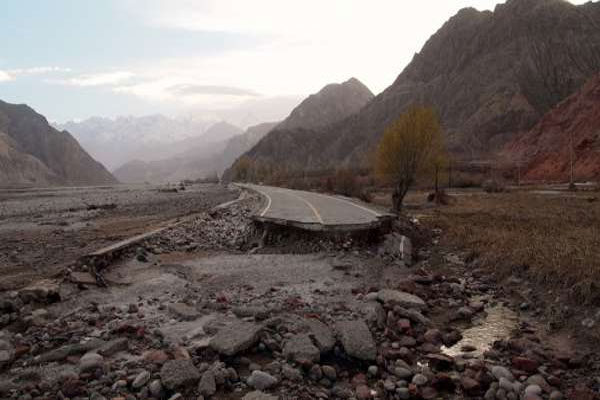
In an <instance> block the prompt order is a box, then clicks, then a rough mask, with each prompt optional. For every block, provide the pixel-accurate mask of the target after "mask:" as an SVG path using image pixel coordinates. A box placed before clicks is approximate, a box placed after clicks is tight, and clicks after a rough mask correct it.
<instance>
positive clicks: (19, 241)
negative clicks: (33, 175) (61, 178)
mask: <svg viewBox="0 0 600 400" xmlns="http://www.w3.org/2000/svg"><path fill="white" fill-rule="evenodd" d="M235 195H236V194H235V193H232V192H230V191H228V190H227V189H225V188H223V187H220V186H206V185H194V186H190V187H188V188H186V190H184V191H180V190H179V191H178V190H177V189H176V188H175V187H171V188H169V187H166V186H150V185H118V186H106V187H82V188H46V189H12V190H0V276H2V279H0V291H1V290H8V289H15V288H20V287H23V286H24V285H26V284H28V283H31V282H32V281H33V280H35V279H39V278H41V277H50V276H52V275H53V274H56V273H59V272H60V271H61V270H62V269H64V268H65V267H67V266H69V265H71V264H73V263H74V262H75V261H77V259H78V258H79V257H81V256H83V255H85V254H87V253H89V252H92V251H95V250H97V249H100V248H102V247H104V246H107V245H110V244H112V243H114V242H117V241H119V240H123V239H126V238H129V237H131V236H134V235H137V234H139V233H143V232H147V231H150V230H151V229H153V228H156V227H159V226H162V225H164V224H165V223H168V222H169V221H171V220H174V219H177V218H182V217H185V216H188V215H191V214H194V213H198V212H201V211H206V210H207V209H209V208H210V207H213V206H215V205H217V204H219V203H222V202H224V201H227V200H231V199H233V198H234V197H235Z"/></svg>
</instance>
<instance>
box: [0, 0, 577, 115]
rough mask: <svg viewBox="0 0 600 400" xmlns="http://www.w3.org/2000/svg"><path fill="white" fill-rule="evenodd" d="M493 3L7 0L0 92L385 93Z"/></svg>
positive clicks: (108, 105) (44, 104) (40, 102)
mask: <svg viewBox="0 0 600 400" xmlns="http://www.w3.org/2000/svg"><path fill="white" fill-rule="evenodd" d="M572 2H574V3H584V2H585V1H572ZM496 3H497V1H495V0H419V1H408V0H52V1H51V0H2V7H1V8H2V11H1V13H0V48H1V49H2V52H1V53H0V99H2V100H5V101H10V102H16V103H27V104H30V105H31V106H33V107H34V108H36V109H37V110H38V111H39V112H41V113H43V114H45V115H46V116H47V117H48V118H49V119H51V120H56V121H64V120H67V119H80V118H86V117H89V116H92V115H100V116H115V115H129V114H134V115H135V114H151V113H166V114H171V115H173V114H178V113H183V112H189V110H194V109H214V108H228V107H231V106H234V105H236V104H239V103H242V102H244V101H248V100H252V99H260V98H268V97H271V96H277V95H290V94H294V95H306V94H310V93H313V92H315V91H317V90H319V89H320V88H321V87H322V86H324V85H325V84H327V83H331V82H341V81H344V80H346V79H348V78H350V77H352V76H355V77H357V78H358V79H360V80H361V81H363V82H364V83H365V84H366V85H367V86H369V88H371V90H373V92H375V93H379V92H380V91H382V90H383V89H385V88H386V87H387V86H389V85H390V84H391V83H392V82H393V80H394V79H395V78H396V76H397V75H398V74H399V73H400V72H401V70H402V69H403V68H404V67H405V66H406V64H407V63H408V62H410V60H411V58H412V56H413V55H414V53H415V52H418V51H419V50H420V48H421V47H422V46H423V44H424V43H425V41H426V40H427V38H429V36H431V35H432V34H433V33H434V32H435V31H436V30H437V29H438V28H440V27H441V25H442V24H443V23H444V22H445V21H446V20H447V19H448V18H450V17H451V16H452V15H454V14H455V13H456V12H457V11H458V10H459V9H461V8H463V7H468V6H472V7H475V8H477V9H480V10H483V9H493V7H494V5H495V4H496Z"/></svg>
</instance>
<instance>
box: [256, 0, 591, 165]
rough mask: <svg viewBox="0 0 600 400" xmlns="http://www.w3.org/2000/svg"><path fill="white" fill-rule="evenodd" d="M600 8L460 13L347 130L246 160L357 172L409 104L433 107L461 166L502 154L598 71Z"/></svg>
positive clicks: (528, 5)
mask: <svg viewBox="0 0 600 400" xmlns="http://www.w3.org/2000/svg"><path fill="white" fill-rule="evenodd" d="M599 9H600V3H599V2H595V3H591V2H590V3H587V4H585V5H580V6H575V5H573V4H571V3H569V2H566V1H563V0H508V1H507V2H506V3H505V4H500V5H498V6H497V7H496V8H495V10H494V11H493V12H491V11H477V10H475V9H472V8H467V9H463V10H461V11H460V12H459V13H457V14H456V15H455V16H454V17H452V18H451V19H450V20H449V21H448V22H446V23H445V24H444V25H443V26H442V27H441V29H440V30H439V31H438V32H436V33H435V34H434V35H433V36H432V37H431V38H430V39H429V40H428V41H427V43H426V44H425V46H424V47H423V49H422V51H421V52H420V53H418V54H416V55H415V57H414V59H413V60H412V62H411V63H410V64H409V65H408V66H407V67H406V68H405V69H404V71H403V72H402V73H401V74H400V75H399V76H398V78H397V79H396V81H395V82H394V83H393V84H392V85H391V86H390V87H389V88H387V89H386V90H385V91H384V92H383V93H381V94H379V95H378V96H376V97H375V98H374V99H373V100H371V101H370V102H369V103H368V104H367V105H366V106H365V107H363V108H361V110H360V111H359V112H358V113H356V114H354V115H351V116H350V117H348V118H345V119H344V120H342V121H340V122H338V123H336V124H333V125H329V126H325V127H321V128H311V127H302V128H296V129H286V130H277V136H276V135H275V132H272V133H271V134H270V135H268V137H267V138H266V139H269V140H263V141H261V142H260V143H259V144H258V145H257V146H256V147H255V148H254V149H252V150H251V151H250V152H249V153H248V154H247V155H248V156H249V157H250V158H251V159H252V160H254V161H257V162H262V163H266V164H271V165H279V164H282V163H284V162H285V163H286V164H287V165H289V166H290V167H292V168H302V169H319V168H324V167H331V166H338V165H342V164H344V163H345V164H351V165H357V164H359V163H361V162H365V161H366V158H367V157H366V155H367V154H368V152H369V151H370V149H372V148H373V147H374V146H375V145H376V143H377V140H378V139H379V138H380V137H381V134H382V133H383V131H384V129H385V127H386V126H388V125H389V124H390V123H391V122H392V121H393V120H394V119H396V118H397V117H398V116H399V115H400V114H401V113H402V112H403V110H405V109H406V108H407V107H408V106H409V105H411V104H415V103H417V104H425V105H431V106H433V107H435V108H436V109H437V110H438V112H439V115H440V117H441V120H442V124H443V127H444V129H445V132H446V135H447V142H448V145H449V148H450V150H451V151H452V152H453V153H455V154H457V155H458V156H459V157H461V158H470V157H481V156H485V155H488V154H490V153H494V152H496V151H499V150H500V149H502V148H503V146H504V145H505V144H506V143H507V142H508V141H510V140H511V138H512V137H513V136H514V135H515V133H516V132H520V131H524V130H528V129H530V128H532V127H533V126H534V125H535V123H536V122H537V121H538V120H539V119H540V118H541V116H542V115H543V114H544V113H546V112H547V111H548V110H549V109H550V108H551V107H552V106H554V105H555V104H557V103H558V102H560V101H561V100H563V99H564V98H565V97H567V96H568V95H570V94H571V93H573V92H574V91H575V90H576V89H577V88H579V87H580V86H581V85H582V84H583V83H584V82H585V80H587V79H588V78H589V77H591V76H593V75H594V73H596V72H598V71H600V18H599V16H600V12H599Z"/></svg>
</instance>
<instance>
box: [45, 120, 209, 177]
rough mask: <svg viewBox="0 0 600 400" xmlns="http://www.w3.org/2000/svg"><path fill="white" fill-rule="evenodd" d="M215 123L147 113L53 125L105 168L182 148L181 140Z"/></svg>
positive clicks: (160, 155)
mask: <svg viewBox="0 0 600 400" xmlns="http://www.w3.org/2000/svg"><path fill="white" fill-rule="evenodd" d="M215 122H216V121H214V120H204V119H198V118H191V117H189V118H169V117H165V116H164V115H147V116H141V117H133V116H122V117H117V118H115V119H110V118H102V117H92V118H88V119H86V120H83V121H79V122H75V121H70V122H67V123H65V124H59V125H55V126H56V127H57V128H58V129H61V130H62V129H65V130H68V131H69V132H72V133H73V135H74V136H75V137H76V138H77V140H79V142H80V143H81V145H82V146H83V147H84V148H85V149H86V150H87V151H89V152H90V154H91V155H92V156H94V157H95V158H97V159H98V160H100V161H101V162H102V163H104V164H105V165H106V166H107V167H108V168H115V167H117V166H119V165H122V164H123V163H125V162H128V161H130V160H132V159H136V158H137V159H142V160H146V161H149V160H158V159H161V158H166V157H170V156H174V155H176V154H177V153H180V152H182V151H185V150H186V149H187V148H188V147H187V144H186V142H185V139H190V138H194V137H200V136H202V135H203V134H204V133H205V132H206V130H207V128H209V127H210V126H211V125H212V124H214V123H215Z"/></svg>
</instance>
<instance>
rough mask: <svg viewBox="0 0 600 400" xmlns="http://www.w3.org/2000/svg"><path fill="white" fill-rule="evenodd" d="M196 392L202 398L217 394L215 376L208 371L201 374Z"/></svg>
mask: <svg viewBox="0 0 600 400" xmlns="http://www.w3.org/2000/svg"><path fill="white" fill-rule="evenodd" d="M198 392H200V394H201V395H202V396H206V397H210V396H212V395H213V394H215V393H216V392H217V383H216V381H215V374H214V373H213V372H212V371H211V370H208V371H206V372H205V373H203V374H202V378H201V379H200V384H199V385H198Z"/></svg>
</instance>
